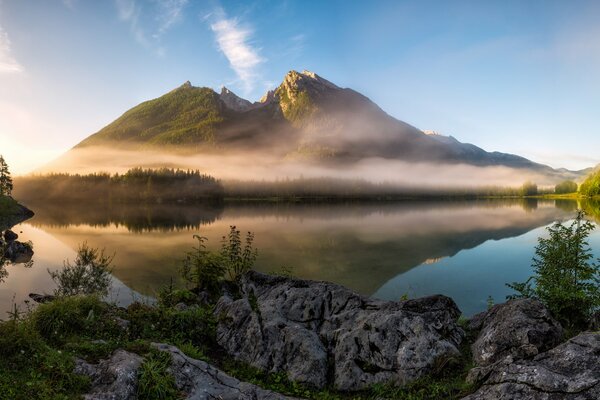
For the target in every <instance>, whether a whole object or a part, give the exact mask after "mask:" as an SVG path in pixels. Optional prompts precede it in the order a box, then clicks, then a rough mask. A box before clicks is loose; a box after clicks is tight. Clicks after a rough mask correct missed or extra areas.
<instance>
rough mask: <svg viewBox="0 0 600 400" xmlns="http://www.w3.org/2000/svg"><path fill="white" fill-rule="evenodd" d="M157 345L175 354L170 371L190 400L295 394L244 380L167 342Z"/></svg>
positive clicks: (267, 399) (278, 398)
mask: <svg viewBox="0 0 600 400" xmlns="http://www.w3.org/2000/svg"><path fill="white" fill-rule="evenodd" d="M153 346H154V347H155V348H157V349H158V350H161V351H165V352H167V353H169V354H170V355H171V366H170V367H169V372H170V373H171V374H172V375H173V377H174V378H175V384H176V385H177V388H178V389H179V390H180V391H181V392H182V393H185V394H186V397H185V398H186V399H189V400H208V399H221V400H285V399H292V398H291V397H287V396H283V395H281V394H279V393H275V392H271V391H269V390H264V389H262V388H260V387H258V386H256V385H252V384H250V383H246V382H241V381H239V380H237V379H236V378H233V377H231V376H229V375H227V374H226V373H225V372H223V371H221V370H219V369H218V368H215V367H213V366H212V365H210V364H208V363H206V362H204V361H201V360H196V359H193V358H190V357H188V356H186V355H185V354H183V353H182V352H181V350H179V349H178V348H176V347H174V346H169V345H166V344H154V345H153Z"/></svg>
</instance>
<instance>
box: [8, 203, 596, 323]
mask: <svg viewBox="0 0 600 400" xmlns="http://www.w3.org/2000/svg"><path fill="white" fill-rule="evenodd" d="M28 206H30V207H31V208H33V209H34V210H35V211H36V216H35V217H34V218H33V219H31V220H29V221H27V222H26V223H24V224H22V225H20V226H18V227H17V228H16V229H19V230H22V231H23V232H24V233H23V238H24V239H25V240H32V241H33V243H34V246H35V250H36V254H35V256H34V261H35V265H36V267H35V268H32V269H29V270H27V271H25V272H24V273H19V274H15V276H9V277H8V279H7V282H6V283H5V284H3V285H2V286H0V302H6V300H7V296H8V295H9V294H10V293H16V297H17V299H20V298H21V297H23V296H25V297H26V296H27V293H29V292H30V291H35V290H37V291H44V290H45V291H46V292H48V291H51V290H52V284H51V281H49V278H48V277H47V272H46V268H51V269H52V268H60V266H61V265H62V260H64V259H66V258H70V259H73V257H74V250H75V249H76V248H77V246H78V244H80V243H82V242H84V241H87V242H88V244H90V245H91V246H94V247H100V248H106V250H107V251H108V252H111V253H112V252H115V253H116V257H115V261H114V264H115V269H114V275H115V277H116V278H117V279H118V281H119V282H122V285H121V286H120V288H119V291H120V294H119V298H120V299H121V300H123V298H124V297H127V296H129V297H131V293H125V292H131V291H135V292H139V293H142V294H145V295H152V294H154V293H155V292H156V290H157V289H158V288H160V287H161V286H162V285H165V284H167V283H169V282H170V280H171V279H174V281H175V282H178V279H179V277H178V267H179V264H180V262H181V259H182V258H183V256H184V253H185V252H186V251H188V250H189V249H190V248H191V246H192V245H194V241H193V239H192V235H193V234H195V233H198V234H200V235H202V236H205V237H207V238H208V239H209V242H208V244H209V248H213V249H218V247H219V245H220V240H221V237H222V235H224V234H225V233H226V232H227V231H228V229H229V226H230V225H235V226H237V227H238V229H240V230H241V231H242V232H244V231H252V232H254V233H255V237H256V239H255V246H256V247H257V248H258V249H259V257H258V260H257V265H256V267H257V269H258V270H260V271H265V272H277V271H281V270H282V268H283V267H285V268H286V269H290V270H291V271H292V274H293V275H295V276H298V277H302V278H308V279H317V280H327V281H332V282H336V283H339V284H342V285H344V286H347V287H349V288H351V289H352V290H355V291H357V292H359V293H362V294H365V295H373V294H375V295H376V296H377V297H381V298H386V299H399V298H400V297H401V296H402V295H403V294H408V295H409V296H413V295H425V294H432V293H433V292H436V291H437V292H442V293H443V294H452V297H453V298H455V300H456V301H457V302H458V303H459V306H461V307H463V308H465V309H464V310H463V311H464V312H465V313H467V312H468V313H472V312H475V311H477V310H479V309H482V308H484V307H485V301H486V299H487V297H488V296H489V295H494V296H500V295H502V294H503V293H505V292H506V289H505V286H504V284H505V283H506V282H511V281H514V280H520V279H521V278H522V276H527V275H528V274H529V273H530V262H531V255H532V254H533V248H534V247H535V242H536V239H537V235H538V234H543V229H540V230H539V233H538V232H537V231H535V232H536V234H535V237H530V236H527V235H525V234H526V233H527V232H530V231H533V230H535V229H536V228H540V227H544V226H546V225H548V224H550V223H552V222H553V221H556V220H563V221H564V220H567V219H570V218H572V216H573V214H574V210H576V209H577V207H578V203H577V202H576V201H569V200H561V201H550V200H548V201H542V200H539V201H538V200H527V201H523V200H485V201H484V200H478V201H420V202H396V203H366V204H365V203H361V204H289V203H287V204H279V203H268V204H265V203H261V204H225V205H212V206H197V205H194V206H189V205H177V206H154V207H140V206H112V207H110V206H94V207H90V206H85V205H81V206H75V205H69V206H65V205H60V204H57V205H45V206H37V205H34V204H28ZM579 206H582V204H579ZM593 206H595V205H591V206H590V205H589V204H588V205H587V206H586V208H588V209H590V208H592V207H593ZM522 235H524V236H522ZM28 236H29V237H28ZM521 237H522V239H520V238H521ZM508 238H514V239H511V240H503V239H508ZM594 238H596V236H594V237H593V239H594ZM490 240H491V241H497V242H496V246H492V248H491V249H489V248H488V247H490V246H489V243H487V244H486V242H488V241H490ZM481 248H485V249H486V251H485V252H482V253H481V254H479V253H478V250H477V249H481ZM517 248H518V249H527V251H520V250H519V251H513V250H514V249H517ZM469 249H473V252H471V253H469V252H468V251H465V250H469ZM477 254H479V255H477ZM515 254H518V256H517V257H516V258H515V257H510V256H511V255H512V256H514V255H515ZM477 257H484V259H480V260H479V266H478V267H473V265H474V264H476V258H477ZM491 259H493V260H495V262H494V263H493V264H494V268H495V269H496V271H491V270H490V269H489V268H490V267H489V265H491V264H490V262H489V261H490V260H491ZM433 260H435V261H436V262H433ZM474 260H475V261H474ZM505 262H506V263H510V265H506V269H505V271H504V272H503V273H500V272H499V271H497V269H502V267H501V266H502V265H505V264H503V263H505ZM449 263H450V264H449ZM446 264H447V265H453V266H454V267H451V268H450V267H449V269H448V268H447V269H446V270H443V269H441V268H440V266H442V265H446ZM466 264H468V265H470V266H471V269H470V270H469V271H471V272H470V273H469V274H468V275H465V276H463V278H464V279H460V278H461V277H460V274H461V273H462V274H466V272H464V271H462V270H461V269H460V268H461V266H462V265H466ZM499 266H500V267H499ZM452 268H454V270H453V269H452ZM473 268H474V269H473ZM474 271H475V272H474ZM511 271H512V272H511ZM448 274H450V275H451V276H453V277H454V280H449V279H448V276H447V275H448ZM17 275H18V276H17ZM404 277H406V281H407V282H408V281H410V287H409V286H406V285H404V284H403V283H402V282H403V281H404V280H405V278H404ZM492 277H493V280H494V283H493V285H491V284H490V279H492ZM442 281H445V282H452V285H453V286H452V287H449V286H448V285H446V286H444V285H440V282H442ZM482 282H486V283H485V285H483V284H482ZM490 285H491V286H490ZM417 286H418V290H417V289H415V287H417ZM478 287H480V288H481V290H479V289H478ZM490 287H493V288H494V290H490ZM34 288H35V290H34ZM407 288H408V289H407ZM410 288H413V289H410ZM457 288H459V289H460V290H458V289H457ZM498 288H502V289H501V290H500V289H498ZM451 289H452V290H451ZM411 291H412V293H411ZM486 291H488V292H487V293H486ZM490 291H491V292H490ZM461 292H464V294H461ZM496 300H497V301H501V300H503V299H501V298H498V299H496ZM123 301H126V300H123Z"/></svg>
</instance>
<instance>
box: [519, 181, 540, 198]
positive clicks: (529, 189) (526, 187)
mask: <svg viewBox="0 0 600 400" xmlns="http://www.w3.org/2000/svg"><path fill="white" fill-rule="evenodd" d="M537 194H538V187H537V184H535V183H533V182H529V181H527V182H525V183H524V184H523V186H521V195H522V196H535V195H537Z"/></svg>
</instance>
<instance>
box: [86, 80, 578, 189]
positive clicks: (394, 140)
mask: <svg viewBox="0 0 600 400" xmlns="http://www.w3.org/2000/svg"><path fill="white" fill-rule="evenodd" d="M97 145H100V146H106V147H116V148H120V147H125V146H127V147H129V148H134V149H139V150H145V149H152V148H157V147H160V148H162V149H167V150H168V149H169V148H184V149H185V150H186V151H188V152H200V153H202V152H209V153H215V152H217V153H219V152H228V151H233V150H235V151H237V150H240V149H246V150H252V151H258V152H262V153H264V154H269V155H271V156H275V157H281V158H283V159H294V160H307V161H311V162H326V163H331V162H335V163H352V162H356V161H359V160H362V159H367V158H382V159H391V160H403V161H407V162H434V163H448V164H461V163H464V164H468V165H474V166H506V167H511V168H525V169H530V170H535V171H541V172H544V173H548V174H556V175H557V176H558V175H560V176H562V177H567V178H571V177H577V176H578V174H579V171H568V170H559V169H553V168H551V167H549V166H547V165H543V164H539V163H535V162H533V161H531V160H528V159H526V158H524V157H521V156H518V155H514V154H509V153H500V152H488V151H486V150H484V149H482V148H480V147H478V146H476V145H474V144H470V143H463V142H460V141H459V140H457V139H456V138H454V137H453V136H443V135H439V134H432V132H429V131H423V130H420V129H418V128H416V127H414V126H412V125H410V124H407V123H405V122H403V121H401V120H398V119H396V118H394V117H392V116H390V115H389V114H387V113H386V112H385V111H384V110H382V109H381V108H380V107H379V106H378V105H377V104H375V103H374V102H373V101H371V100H370V99H369V98H367V97H366V96H364V95H362V94H360V93H359V92H356V91H354V90H352V89H349V88H341V87H339V86H337V85H335V84H334V83H332V82H330V81H329V80H327V79H325V78H322V77H321V76H319V75H318V74H316V73H314V72H311V71H307V70H304V71H302V72H297V71H295V70H291V71H289V72H288V73H287V74H286V75H285V77H284V78H283V80H282V82H281V84H280V85H279V86H278V87H277V88H275V89H274V90H270V91H268V92H267V93H266V94H265V95H264V96H263V97H262V98H261V100H260V101H256V102H253V103H252V102H250V101H248V100H246V99H244V98H242V97H240V96H238V95H237V94H235V93H234V92H233V91H231V90H229V89H228V88H226V87H222V88H221V91H220V93H217V92H216V91H214V90H213V89H211V88H207V87H196V86H193V85H192V84H191V83H190V82H189V81H187V82H185V83H184V84H183V85H181V86H179V87H177V88H175V89H173V90H171V91H170V92H168V93H166V94H165V95H163V96H160V97H158V98H156V99H152V100H148V101H145V102H142V103H140V104H139V105H137V106H135V107H133V108H131V109H130V110H128V111H126V112H125V113H124V114H123V115H121V116H120V117H119V118H117V119H116V120H115V121H113V122H112V123H110V124H109V125H107V126H105V127H104V128H102V129H101V130H100V131H98V132H96V133H95V134H93V135H91V136H89V137H88V138H86V139H85V140H83V141H82V142H80V143H79V144H78V145H76V146H75V148H76V149H77V148H85V147H89V146H97Z"/></svg>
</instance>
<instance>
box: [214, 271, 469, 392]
mask: <svg viewBox="0 0 600 400" xmlns="http://www.w3.org/2000/svg"><path fill="white" fill-rule="evenodd" d="M241 294H242V297H241V298H240V299H233V298H232V297H231V296H223V297H222V298H221V299H220V300H219V302H218V304H217V307H216V309H215V313H216V315H217V318H218V324H217V341H218V343H219V344H220V345H221V346H222V347H223V348H225V349H226V351H227V352H228V353H229V354H230V355H232V356H233V357H235V358H236V359H238V360H240V361H243V362H246V363H248V364H250V365H253V366H254V367H257V368H260V369H262V370H265V371H268V372H285V373H286V374H287V376H288V378H289V379H290V380H293V381H296V382H300V383H304V384H308V385H312V386H314V387H316V388H323V387H324V386H326V385H327V384H333V385H334V386H335V388H336V389H339V390H344V391H346V390H360V389H364V388H367V387H369V386H371V385H373V384H375V383H393V384H404V383H407V382H410V381H413V380H415V379H418V378H420V377H422V376H424V375H426V374H428V373H431V372H436V370H437V369H439V368H440V367H441V366H443V365H445V364H446V362H447V361H448V360H449V359H452V358H454V357H456V356H458V355H459V350H458V346H459V344H460V342H461V341H462V338H463V336H464V332H463V331H462V329H461V328H460V327H459V326H458V325H457V324H456V321H457V319H458V317H459V316H460V311H459V310H458V308H457V306H456V304H455V303H454V301H452V299H450V298H448V297H445V296H431V297H426V298H422V299H416V300H408V301H403V302H384V301H377V300H372V299H368V298H364V297H362V296H359V295H357V294H356V293H353V292H351V291H350V290H348V289H346V288H344V287H341V286H339V285H335V284H332V283H326V282H314V281H307V280H301V279H293V278H287V277H282V276H270V275H264V274H260V273H257V272H249V273H248V274H246V275H245V276H244V277H243V278H242V281H241Z"/></svg>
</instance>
